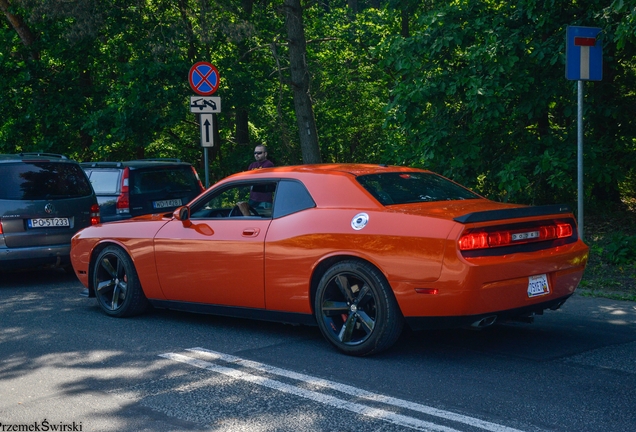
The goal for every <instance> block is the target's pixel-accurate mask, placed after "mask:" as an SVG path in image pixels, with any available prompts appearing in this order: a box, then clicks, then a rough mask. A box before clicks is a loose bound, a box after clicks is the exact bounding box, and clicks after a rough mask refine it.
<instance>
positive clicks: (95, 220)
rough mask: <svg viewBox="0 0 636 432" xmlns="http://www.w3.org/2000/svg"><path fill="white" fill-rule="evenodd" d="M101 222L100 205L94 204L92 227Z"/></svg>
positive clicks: (92, 208)
mask: <svg viewBox="0 0 636 432" xmlns="http://www.w3.org/2000/svg"><path fill="white" fill-rule="evenodd" d="M99 222H100V218H99V205H97V204H93V205H92V206H91V225H97V224H98V223H99Z"/></svg>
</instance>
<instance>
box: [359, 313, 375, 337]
mask: <svg viewBox="0 0 636 432" xmlns="http://www.w3.org/2000/svg"><path fill="white" fill-rule="evenodd" d="M358 319H359V321H360V323H361V324H362V325H361V326H360V328H362V329H363V330H364V331H365V332H366V333H367V334H369V333H371V332H372V331H373V327H375V320H374V319H372V318H371V317H370V316H369V315H367V313H366V312H364V311H359V312H358Z"/></svg>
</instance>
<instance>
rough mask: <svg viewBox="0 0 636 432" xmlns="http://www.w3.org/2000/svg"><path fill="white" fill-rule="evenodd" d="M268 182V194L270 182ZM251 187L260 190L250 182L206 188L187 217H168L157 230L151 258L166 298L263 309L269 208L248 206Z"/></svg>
mask: <svg viewBox="0 0 636 432" xmlns="http://www.w3.org/2000/svg"><path fill="white" fill-rule="evenodd" d="M267 185H268V188H269V190H271V191H272V194H273V193H274V190H275V183H273V182H271V181H270V182H268V183H267ZM254 187H261V189H262V185H256V184H255V183H253V182H252V183H238V184H231V185H228V186H225V187H223V188H222V189H220V190H214V191H211V192H210V193H209V194H208V195H206V196H205V197H204V198H203V199H200V200H199V201H197V203H195V204H194V205H193V206H192V208H191V212H190V218H189V219H188V220H187V221H180V220H177V219H175V220H172V221H170V222H168V223H167V224H166V225H165V226H164V227H163V228H162V229H161V230H160V231H159V232H158V234H157V236H156V237H155V242H154V245H155V256H156V263H157V269H158V270H157V271H158V275H159V280H160V283H161V288H162V290H163V293H164V295H165V296H166V299H167V300H173V301H184V302H194V303H206V304H215V305H226V306H240V307H250V308H264V307H265V291H264V290H265V288H264V287H265V281H264V262H265V261H264V247H265V236H266V234H267V230H268V228H269V225H270V222H271V207H267V206H264V207H262V208H261V207H259V208H253V207H251V208H250V207H249V206H247V203H248V200H249V196H250V192H251V190H252V189H253V188H254ZM241 209H243V211H245V213H243V212H242V211H241ZM246 209H247V210H246Z"/></svg>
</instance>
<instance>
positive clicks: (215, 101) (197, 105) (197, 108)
mask: <svg viewBox="0 0 636 432" xmlns="http://www.w3.org/2000/svg"><path fill="white" fill-rule="evenodd" d="M190 112H193V113H195V114H212V113H220V112H221V98H220V97H218V96H190Z"/></svg>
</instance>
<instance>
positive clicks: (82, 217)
mask: <svg viewBox="0 0 636 432" xmlns="http://www.w3.org/2000/svg"><path fill="white" fill-rule="evenodd" d="M0 185H1V187H0V270H13V269H19V268H31V267H39V266H44V265H48V266H55V267H64V268H66V269H70V268H71V267H70V257H69V254H70V250H71V237H72V236H73V235H74V234H75V233H76V232H77V231H79V230H80V229H82V228H85V227H87V226H90V225H95V224H98V223H99V222H100V219H99V206H98V205H97V198H96V197H95V193H94V192H93V189H92V188H91V184H90V182H89V181H88V178H87V177H86V174H85V173H84V171H83V170H82V169H81V168H80V166H79V164H78V163H77V162H75V161H72V160H70V159H67V158H66V157H64V156H62V155H53V154H48V153H20V154H17V155H7V154H3V155H0Z"/></svg>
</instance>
